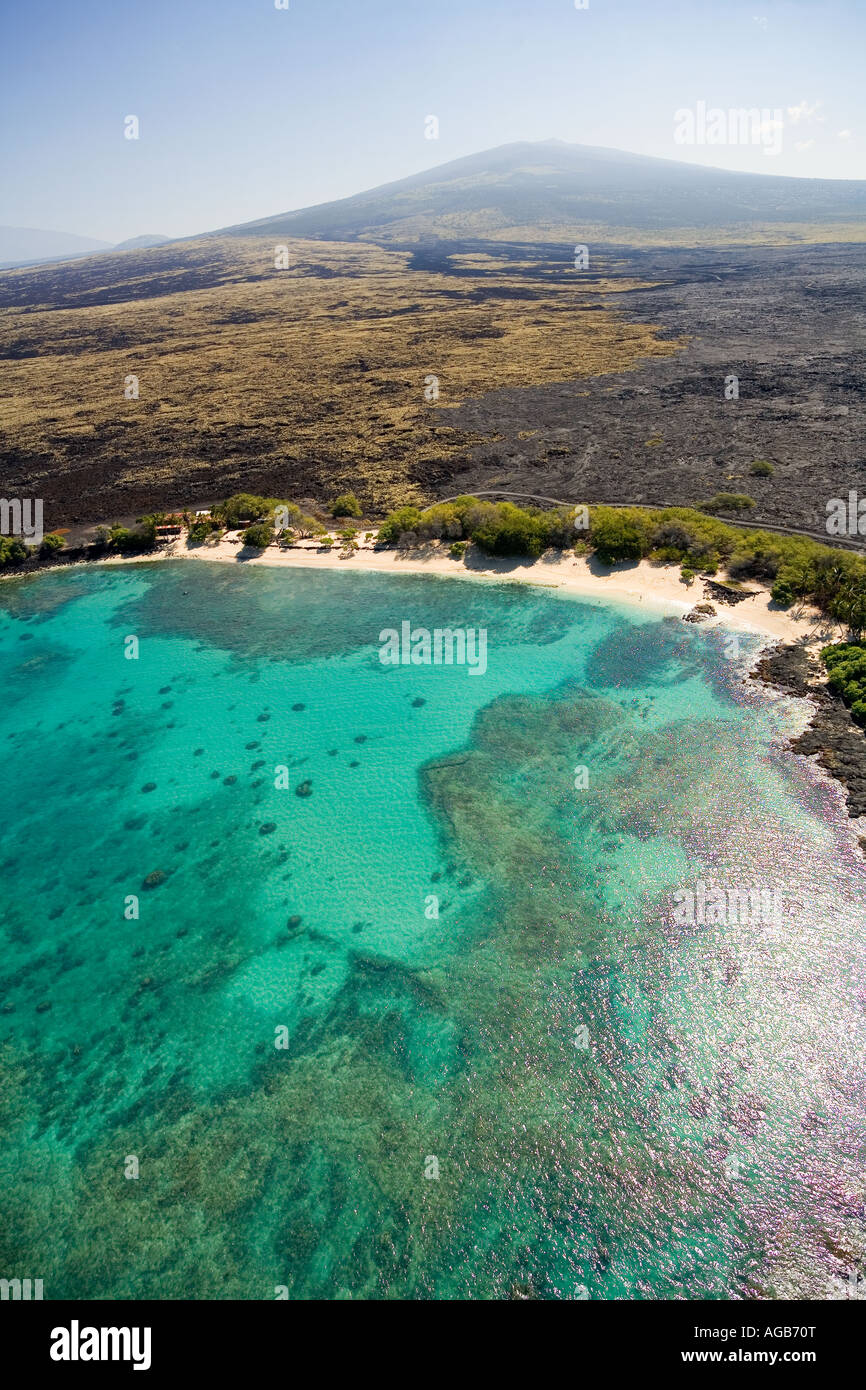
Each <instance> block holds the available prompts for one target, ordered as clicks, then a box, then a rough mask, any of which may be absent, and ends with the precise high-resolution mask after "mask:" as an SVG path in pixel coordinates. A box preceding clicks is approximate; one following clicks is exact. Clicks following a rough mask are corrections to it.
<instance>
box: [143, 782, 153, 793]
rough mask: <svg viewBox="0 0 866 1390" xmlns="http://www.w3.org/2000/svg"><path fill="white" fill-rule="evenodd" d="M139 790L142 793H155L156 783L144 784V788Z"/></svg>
mask: <svg viewBox="0 0 866 1390" xmlns="http://www.w3.org/2000/svg"><path fill="white" fill-rule="evenodd" d="M141 790H142V791H143V792H155V791H156V783H155V782H145V784H144V786H143V787H142V789H141Z"/></svg>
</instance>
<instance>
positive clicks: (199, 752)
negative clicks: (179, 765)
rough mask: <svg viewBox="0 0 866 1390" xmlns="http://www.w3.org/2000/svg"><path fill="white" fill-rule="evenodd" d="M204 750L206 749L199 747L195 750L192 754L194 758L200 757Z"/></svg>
mask: <svg viewBox="0 0 866 1390" xmlns="http://www.w3.org/2000/svg"><path fill="white" fill-rule="evenodd" d="M203 752H204V749H203V748H197V749H196V750H195V752H194V753H193V755H192V756H193V757H194V758H200V757H201V755H202V753H203Z"/></svg>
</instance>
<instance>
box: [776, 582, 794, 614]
mask: <svg viewBox="0 0 866 1390" xmlns="http://www.w3.org/2000/svg"><path fill="white" fill-rule="evenodd" d="M770 597H771V598H772V600H773V602H774V603H778V604H780V605H781V607H782V608H790V607H791V604H792V603H793V602H794V599H795V598H796V597H797V596H796V594H795V593H794V590H793V589H792V588H791V586H790V584H789V583H788V581H787V579H777V580H776V582H775V584H774V585H773V587H772V589H771V590H770Z"/></svg>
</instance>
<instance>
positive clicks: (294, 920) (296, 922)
mask: <svg viewBox="0 0 866 1390" xmlns="http://www.w3.org/2000/svg"><path fill="white" fill-rule="evenodd" d="M303 920H304V919H303V917H301V916H299V914H298V913H295V915H294V917H290V918H289V920H288V922H287V923H286V926H287V927H288V929H289V931H297V930H298V927H299V926H300V925H301V923H302V922H303Z"/></svg>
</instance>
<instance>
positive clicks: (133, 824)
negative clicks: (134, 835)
mask: <svg viewBox="0 0 866 1390" xmlns="http://www.w3.org/2000/svg"><path fill="white" fill-rule="evenodd" d="M145 825H147V816H130V818H129V820H125V821H124V822H123V828H124V830H141V829H143V827H144V826H145Z"/></svg>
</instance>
